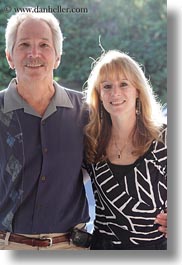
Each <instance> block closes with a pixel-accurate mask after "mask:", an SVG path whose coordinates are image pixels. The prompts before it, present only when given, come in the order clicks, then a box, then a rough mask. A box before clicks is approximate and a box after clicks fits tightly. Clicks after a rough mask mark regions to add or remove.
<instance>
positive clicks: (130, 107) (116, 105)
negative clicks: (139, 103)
mask: <svg viewBox="0 0 182 265" xmlns="http://www.w3.org/2000/svg"><path fill="white" fill-rule="evenodd" d="M137 97H138V91H137V89H136V88H135V87H134V86H133V85H132V84H131V82H130V81H129V80H127V78H126V77H125V76H124V75H122V74H121V75H120V77H119V79H112V80H111V79H109V78H108V79H107V80H104V81H103V82H102V83H101V84H100V99H101V101H102V102H103V106H104V108H105V109H106V111H107V112H108V113H109V114H110V115H111V117H125V118H127V117H128V118H129V117H130V116H131V115H133V114H134V115H135V111H136V98H137Z"/></svg>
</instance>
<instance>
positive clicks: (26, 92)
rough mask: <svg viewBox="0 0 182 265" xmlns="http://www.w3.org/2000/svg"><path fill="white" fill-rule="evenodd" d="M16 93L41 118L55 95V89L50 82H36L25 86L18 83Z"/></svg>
mask: <svg viewBox="0 0 182 265" xmlns="http://www.w3.org/2000/svg"><path fill="white" fill-rule="evenodd" d="M17 92H18V94H19V95H20V96H21V97H22V98H23V99H24V100H25V101H26V102H27V103H28V104H29V105H30V106H32V108H33V109H35V111H36V112H38V113H39V114H40V115H41V116H42V115H43V114H44V112H45V110H46V108H47V106H48V105H49V102H50V101H51V98H52V97H53V95H54V93H55V88H54V86H53V83H52V82H50V83H46V84H42V83H41V84H40V82H39V83H38V82H36V83H31V84H26V85H25V84H24V83H23V82H18V84H17Z"/></svg>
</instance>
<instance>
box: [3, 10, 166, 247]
mask: <svg viewBox="0 0 182 265" xmlns="http://www.w3.org/2000/svg"><path fill="white" fill-rule="evenodd" d="M62 40H63V38H62V33H61V30H60V28H59V23H58V21H57V19H56V18H55V17H54V16H53V15H52V14H47V13H45V14H44V13H31V14H30V13H17V14H16V15H14V16H12V17H11V18H10V19H9V21H8V24H7V28H6V57H7V60H8V63H9V65H10V67H11V68H12V69H15V73H16V78H15V79H13V80H12V81H11V82H10V84H9V86H8V88H7V89H5V90H4V91H2V92H1V93H0V231H1V232H0V249H31V250H34V249H41V250H44V249H49V250H54V249H82V247H83V248H85V247H88V242H87V234H85V233H84V232H81V230H82V229H83V228H84V226H85V223H86V222H88V221H89V215H88V204H87V200H86V196H85V190H84V185H83V178H82V174H81V164H82V158H83V157H82V153H83V126H84V124H85V121H84V117H82V116H81V115H80V114H81V108H82V94H81V93H78V92H74V91H71V90H68V89H64V88H63V87H61V86H59V85H58V84H57V83H56V82H55V81H53V70H54V69H56V68H57V67H58V66H59V63H60V60H61V54H62ZM162 222H164V224H166V220H165V218H163V219H162ZM75 228H76V229H75ZM77 228H78V229H81V230H77ZM164 229H165V227H164ZM72 231H73V232H72ZM71 232H72V233H71ZM77 233H79V234H77ZM70 235H72V236H70ZM82 236H83V239H84V240H81V241H80V240H77V239H80V238H81V239H82ZM71 238H72V240H73V242H74V243H76V245H77V246H76V245H75V244H73V243H72V240H71Z"/></svg>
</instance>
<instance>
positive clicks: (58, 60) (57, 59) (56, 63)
mask: <svg viewBox="0 0 182 265" xmlns="http://www.w3.org/2000/svg"><path fill="white" fill-rule="evenodd" d="M60 62H61V56H59V57H57V58H56V61H55V64H54V69H57V68H58V66H59V64H60Z"/></svg>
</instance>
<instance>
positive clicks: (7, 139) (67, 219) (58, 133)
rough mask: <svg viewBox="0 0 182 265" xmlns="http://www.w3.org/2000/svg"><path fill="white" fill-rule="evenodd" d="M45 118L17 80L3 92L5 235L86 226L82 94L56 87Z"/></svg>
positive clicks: (1, 212) (0, 196) (0, 206)
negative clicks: (21, 91) (19, 89)
mask: <svg viewBox="0 0 182 265" xmlns="http://www.w3.org/2000/svg"><path fill="white" fill-rule="evenodd" d="M54 87H55V95H54V97H53V98H52V100H51V102H50V104H49V106H48V107H47V110H46V112H45V113H44V115H43V117H41V116H39V114H37V113H36V112H35V110H34V109H33V108H32V107H31V106H30V105H28V103H26V101H24V100H23V99H22V98H21V97H20V96H19V94H18V93H17V90H16V80H15V79H13V80H12V81H11V83H10V85H9V87H8V88H7V89H5V90H4V91H1V92H0V230H2V231H12V232H14V233H28V234H36V233H57V232H67V231H68V230H69V229H70V228H72V227H73V226H75V225H76V224H78V223H82V222H87V221H88V220H89V216H88V204H87V200H86V197H85V190H84V185H83V180H82V174H81V171H80V168H81V164H82V159H83V157H82V156H83V126H84V119H83V118H82V117H81V114H80V113H81V107H82V94H81V93H79V92H76V91H72V90H68V89H64V88H62V87H61V86H59V85H58V84H57V83H56V82H54Z"/></svg>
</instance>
